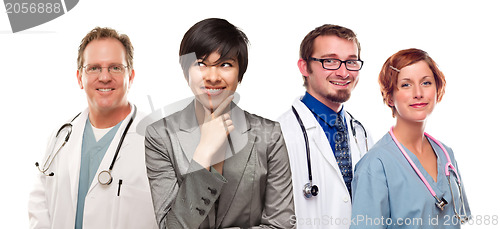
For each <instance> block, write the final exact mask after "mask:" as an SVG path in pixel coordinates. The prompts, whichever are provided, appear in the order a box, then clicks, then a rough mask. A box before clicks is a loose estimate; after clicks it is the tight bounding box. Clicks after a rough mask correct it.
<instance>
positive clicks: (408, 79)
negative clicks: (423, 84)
mask: <svg viewBox="0 0 500 229" xmlns="http://www.w3.org/2000/svg"><path fill="white" fill-rule="evenodd" d="M432 77H433V76H424V77H422V78H421V79H427V78H432ZM398 81H412V80H411V79H410V78H403V79H400V80H398Z"/></svg>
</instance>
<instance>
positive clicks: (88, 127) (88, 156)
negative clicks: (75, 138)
mask: <svg viewBox="0 0 500 229" xmlns="http://www.w3.org/2000/svg"><path fill="white" fill-rule="evenodd" d="M120 124H121V122H120V123H118V124H117V125H116V126H114V127H113V128H112V129H111V130H109V131H108V133H106V135H104V136H103V137H102V138H101V139H99V141H97V142H96V140H95V136H94V131H93V130H92V124H90V121H89V119H88V118H87V123H86V124H85V129H84V132H83V140H82V159H81V163H80V177H79V180H78V202H77V207H76V220H75V229H80V228H82V223H83V209H84V207H85V197H86V196H87V192H88V191H89V188H90V185H91V184H92V180H94V176H95V174H96V173H97V169H98V168H99V165H100V164H101V161H102V158H103V157H104V155H105V154H106V151H107V150H108V148H109V145H110V144H111V141H113V138H114V137H115V134H116V132H117V131H118V128H119V127H120Z"/></svg>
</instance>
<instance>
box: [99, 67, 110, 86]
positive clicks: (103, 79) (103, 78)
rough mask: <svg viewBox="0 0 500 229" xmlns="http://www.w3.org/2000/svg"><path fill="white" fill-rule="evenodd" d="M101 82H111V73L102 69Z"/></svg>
mask: <svg viewBox="0 0 500 229" xmlns="http://www.w3.org/2000/svg"><path fill="white" fill-rule="evenodd" d="M98 79H99V81H101V82H104V83H107V82H110V81H111V79H112V76H111V73H109V70H108V69H107V68H102V69H101V72H100V73H99V78H98Z"/></svg>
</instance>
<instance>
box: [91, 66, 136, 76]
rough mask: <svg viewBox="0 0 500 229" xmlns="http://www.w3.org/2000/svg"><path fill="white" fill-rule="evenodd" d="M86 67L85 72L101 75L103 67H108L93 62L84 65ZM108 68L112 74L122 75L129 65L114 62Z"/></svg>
mask: <svg viewBox="0 0 500 229" xmlns="http://www.w3.org/2000/svg"><path fill="white" fill-rule="evenodd" d="M83 68H84V69H85V73H87V74H89V75H99V74H100V73H101V72H102V68H106V67H101V66H100V65H97V64H93V65H87V66H84V67H83ZM107 68H108V72H109V73H110V74H111V75H117V76H119V75H122V74H123V73H124V72H125V69H126V68H128V66H125V65H123V64H112V65H110V66H109V67H107Z"/></svg>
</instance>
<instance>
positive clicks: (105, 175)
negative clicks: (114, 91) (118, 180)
mask: <svg viewBox="0 0 500 229" xmlns="http://www.w3.org/2000/svg"><path fill="white" fill-rule="evenodd" d="M136 113H137V108H136V106H135V105H134V111H133V113H132V116H131V117H130V121H129V122H128V124H127V126H126V127H125V130H124V131H123V134H122V136H121V138H120V141H119V142H118V146H117V147H116V151H115V155H114V157H113V161H111V165H110V166H109V169H108V170H103V171H101V172H100V173H99V175H98V176H97V180H98V181H99V183H100V184H102V185H109V184H111V182H113V177H112V176H111V171H112V170H113V166H114V165H115V162H116V159H117V157H118V153H119V152H120V148H121V146H122V143H123V140H124V139H125V135H126V134H127V132H128V129H129V128H130V126H131V125H132V122H133V121H134V118H135V115H136ZM79 115H80V114H78V115H76V116H75V117H74V118H73V119H72V120H71V122H68V123H65V124H63V125H62V126H61V128H59V130H58V131H57V133H56V139H57V137H58V136H59V133H60V132H61V131H62V130H64V129H67V130H68V131H67V132H66V137H65V138H64V141H63V143H62V144H61V146H59V148H58V149H57V151H56V152H55V153H53V154H52V153H51V154H50V155H49V156H48V157H47V159H46V160H45V163H44V164H43V167H42V168H41V169H40V166H39V164H38V162H36V163H35V166H36V167H37V168H38V170H39V171H40V172H41V173H43V174H44V175H45V176H54V172H50V173H49V174H47V171H48V170H49V168H50V166H51V165H52V162H54V158H55V157H56V156H57V154H59V151H61V149H62V147H63V146H64V145H66V143H67V142H68V140H69V138H70V136H71V132H72V130H73V125H72V124H71V123H72V122H73V121H74V120H75V119H76V118H77V117H78V116H79ZM54 142H55V141H54ZM52 152H53V151H52Z"/></svg>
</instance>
